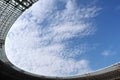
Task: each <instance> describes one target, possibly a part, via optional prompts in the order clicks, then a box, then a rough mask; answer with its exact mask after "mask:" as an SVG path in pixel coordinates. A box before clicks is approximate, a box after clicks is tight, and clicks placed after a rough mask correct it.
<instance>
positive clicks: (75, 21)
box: [5, 0, 120, 76]
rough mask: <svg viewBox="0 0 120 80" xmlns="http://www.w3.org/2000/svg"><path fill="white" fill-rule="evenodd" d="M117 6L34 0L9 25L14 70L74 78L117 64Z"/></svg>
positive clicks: (104, 1)
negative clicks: (74, 76) (34, 0)
mask: <svg viewBox="0 0 120 80" xmlns="http://www.w3.org/2000/svg"><path fill="white" fill-rule="evenodd" d="M119 3H120V1H119V0H116V2H115V1H114V0H111V1H108V0H39V1H38V2H37V3H35V4H34V5H33V6H32V7H30V8H29V9H28V10H26V11H25V12H24V13H23V14H22V15H21V16H20V17H19V18H18V19H17V21H16V22H15V23H14V25H13V26H12V28H11V29H10V31H9V33H8V35H7V38H6V44H5V49H6V54H7V57H8V59H9V60H10V61H11V62H12V63H13V64H14V65H16V66H17V67H19V68H21V69H23V70H25V71H28V72H32V73H35V74H40V75H46V76H73V75H79V74H84V73H86V72H92V71H95V70H98V69H100V68H104V67H107V66H110V65H112V64H114V63H117V62H119V61H120V58H119V56H120V44H119V41H120V36H119V34H120V4H119Z"/></svg>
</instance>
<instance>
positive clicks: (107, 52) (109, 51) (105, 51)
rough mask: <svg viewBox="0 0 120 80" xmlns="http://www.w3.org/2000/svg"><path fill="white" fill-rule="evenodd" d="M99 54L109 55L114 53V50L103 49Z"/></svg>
mask: <svg viewBox="0 0 120 80" xmlns="http://www.w3.org/2000/svg"><path fill="white" fill-rule="evenodd" d="M101 54H102V55H103V56H105V57H107V56H111V55H114V54H116V52H115V51H114V50H112V49H108V50H104V51H103V52H102V53H101Z"/></svg>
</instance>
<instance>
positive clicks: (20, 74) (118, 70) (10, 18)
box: [0, 0, 120, 80]
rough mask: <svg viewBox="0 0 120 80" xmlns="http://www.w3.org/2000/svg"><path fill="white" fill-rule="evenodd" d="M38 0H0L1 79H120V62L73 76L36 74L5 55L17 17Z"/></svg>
mask: <svg viewBox="0 0 120 80" xmlns="http://www.w3.org/2000/svg"><path fill="white" fill-rule="evenodd" d="M36 1H37V0H0V79H1V78H4V79H8V80H120V63H118V64H115V65H112V66H110V67H107V68H105V69H102V70H99V71H96V72H92V73H87V74H83V75H79V76H73V77H49V76H40V75H35V74H32V73H29V72H26V71H23V70H21V69H19V68H17V67H15V66H14V65H13V64H12V63H10V62H9V60H8V59H7V57H6V55H5V49H4V43H5V38H6V35H7V33H8V31H9V29H10V27H11V26H12V25H13V23H14V22H15V21H16V19H17V18H18V17H19V16H20V15H21V14H22V13H23V12H24V11H25V10H26V9H28V8H29V7H30V6H32V4H34V3H35V2H36Z"/></svg>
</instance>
